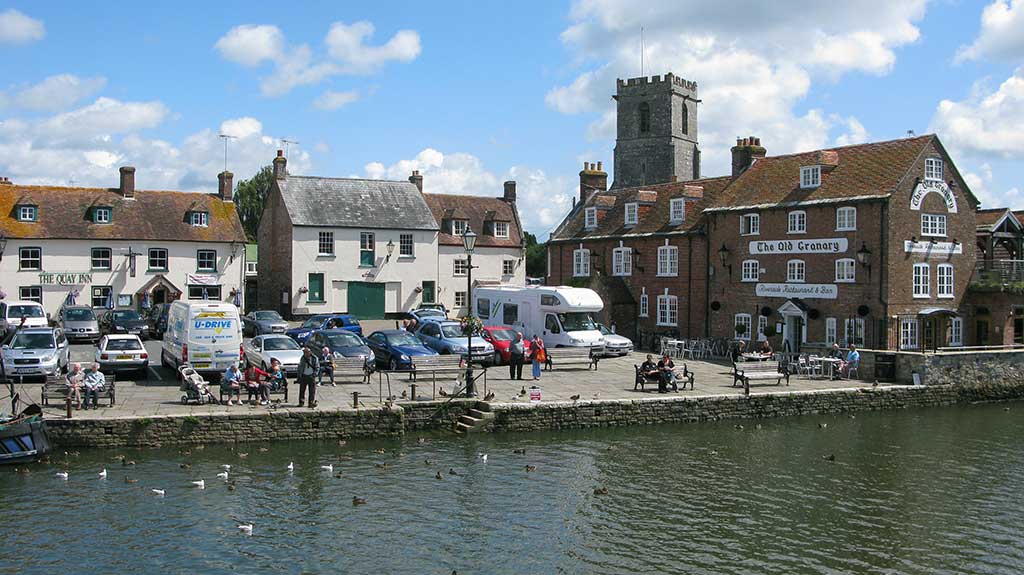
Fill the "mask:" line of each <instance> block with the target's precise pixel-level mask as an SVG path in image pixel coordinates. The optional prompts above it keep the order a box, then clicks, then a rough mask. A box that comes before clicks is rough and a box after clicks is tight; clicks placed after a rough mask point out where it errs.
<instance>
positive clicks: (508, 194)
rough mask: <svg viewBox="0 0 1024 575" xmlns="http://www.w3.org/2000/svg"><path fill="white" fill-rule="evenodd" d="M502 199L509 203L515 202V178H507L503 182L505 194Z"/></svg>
mask: <svg viewBox="0 0 1024 575" xmlns="http://www.w3.org/2000/svg"><path fill="white" fill-rule="evenodd" d="M504 200H505V201H506V202H508V203H510V204H514V203H516V182H515V180H509V181H507V182H505V196H504Z"/></svg>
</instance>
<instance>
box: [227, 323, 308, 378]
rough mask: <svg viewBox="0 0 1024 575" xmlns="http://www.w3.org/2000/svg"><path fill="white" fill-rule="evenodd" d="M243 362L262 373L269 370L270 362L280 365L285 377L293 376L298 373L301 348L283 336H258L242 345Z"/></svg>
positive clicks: (292, 340)
mask: <svg viewBox="0 0 1024 575" xmlns="http://www.w3.org/2000/svg"><path fill="white" fill-rule="evenodd" d="M242 355H243V361H245V364H246V365H247V366H249V365H255V366H257V367H259V368H260V369H262V370H264V371H268V370H269V369H270V361H271V360H273V359H276V360H277V361H278V362H280V363H281V368H282V369H283V370H284V372H285V375H288V376H294V375H295V374H297V373H298V372H299V358H300V357H302V348H301V347H299V344H297V343H295V340H294V339H292V338H290V337H288V336H287V335H283V334H276V333H275V334H269V335H258V336H256V337H254V338H252V339H250V340H249V341H246V342H245V343H243V344H242Z"/></svg>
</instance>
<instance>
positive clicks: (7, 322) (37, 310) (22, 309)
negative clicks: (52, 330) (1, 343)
mask: <svg viewBox="0 0 1024 575" xmlns="http://www.w3.org/2000/svg"><path fill="white" fill-rule="evenodd" d="M21 318H25V326H24V327H49V325H50V322H49V321H48V320H47V319H46V312H44V311H43V306H41V305H39V304H38V303H36V302H34V301H24V300H14V301H4V302H0V328H2V330H0V331H3V332H7V331H10V330H12V329H14V328H16V327H18V326H20V325H21Z"/></svg>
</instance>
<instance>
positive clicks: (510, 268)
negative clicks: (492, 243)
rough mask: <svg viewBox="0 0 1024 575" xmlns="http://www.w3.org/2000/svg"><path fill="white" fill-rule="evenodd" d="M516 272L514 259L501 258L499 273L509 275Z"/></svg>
mask: <svg viewBox="0 0 1024 575" xmlns="http://www.w3.org/2000/svg"><path fill="white" fill-rule="evenodd" d="M515 273H516V260H502V262H501V275H503V276H511V275H515Z"/></svg>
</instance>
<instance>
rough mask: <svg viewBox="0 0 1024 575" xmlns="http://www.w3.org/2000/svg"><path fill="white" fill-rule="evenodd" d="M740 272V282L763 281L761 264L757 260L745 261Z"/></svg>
mask: <svg viewBox="0 0 1024 575" xmlns="http://www.w3.org/2000/svg"><path fill="white" fill-rule="evenodd" d="M740 270H741V275H740V281H744V282H756V281H758V280H760V279H761V262H759V261H757V260H743V264H742V266H741V267H740Z"/></svg>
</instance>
